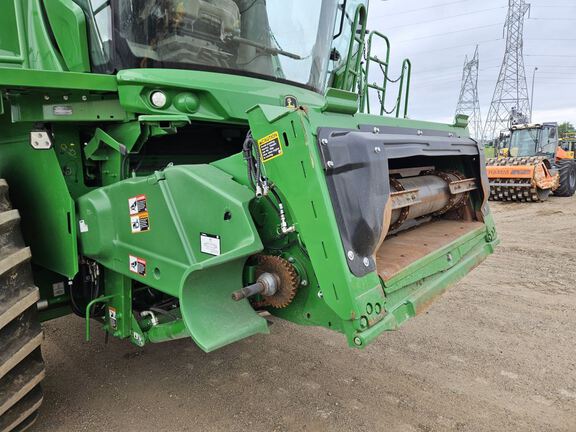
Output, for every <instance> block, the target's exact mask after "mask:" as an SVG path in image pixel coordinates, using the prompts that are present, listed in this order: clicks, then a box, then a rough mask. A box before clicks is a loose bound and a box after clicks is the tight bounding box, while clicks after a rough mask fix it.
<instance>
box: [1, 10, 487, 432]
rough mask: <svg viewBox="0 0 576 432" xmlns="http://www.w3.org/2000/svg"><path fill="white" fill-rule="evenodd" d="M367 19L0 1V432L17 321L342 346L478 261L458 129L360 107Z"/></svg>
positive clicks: (403, 99) (463, 139)
mask: <svg viewBox="0 0 576 432" xmlns="http://www.w3.org/2000/svg"><path fill="white" fill-rule="evenodd" d="M367 7H368V5H367V2H365V1H358V0H354V1H353V0H348V1H346V0H345V1H344V2H339V1H337V0H323V1H315V2H310V1H308V0H293V1H290V2H286V1H282V0H267V1H265V0H212V1H206V0H148V1H147V0H108V1H105V0H92V1H90V0H4V1H3V3H2V13H1V14H0V93H1V98H0V102H1V103H0V113H1V115H0V124H1V126H2V127H1V133H0V176H1V177H2V178H4V179H5V180H2V182H1V183H0V198H1V199H0V211H1V213H0V229H1V230H2V233H3V234H2V236H0V241H1V245H2V248H1V257H0V275H1V277H2V281H1V285H0V347H1V349H0V431H4V432H5V431H11V430H23V429H25V428H26V427H28V426H29V425H30V424H31V423H32V422H33V421H34V419H35V418H36V410H37V408H38V406H39V405H40V403H41V401H42V392H41V389H40V381H41V379H42V378H43V376H44V367H43V362H42V357H41V353H40V343H41V341H42V333H41V328H40V324H39V322H40V321H43V320H48V319H51V318H56V317H59V316H62V315H65V314H68V313H75V314H77V315H79V316H81V317H83V318H85V319H86V332H87V334H86V335H87V337H89V336H90V322H93V323H94V322H96V323H97V325H100V326H102V328H103V329H104V331H105V332H107V334H110V335H112V336H114V337H117V338H121V339H126V340H127V341H130V342H131V343H133V344H135V345H137V346H144V345H146V344H148V343H156V342H163V341H169V340H173V339H178V338H191V339H192V340H193V341H194V342H195V343H196V344H197V345H198V346H199V347H200V348H201V349H203V350H204V351H213V350H216V349H218V348H220V347H222V346H225V345H227V344H231V343H233V342H235V341H238V340H240V339H242V338H246V337H249V336H252V335H254V334H258V333H267V332H268V324H267V321H266V319H265V318H263V316H262V315H263V314H265V313H270V314H272V315H275V316H277V317H280V318H283V319H286V320H289V321H293V322H295V323H298V324H302V325H313V326H323V327H326V328H328V329H331V330H334V331H337V332H339V333H342V334H343V335H344V336H345V338H346V340H347V341H348V343H349V345H350V346H352V347H357V348H362V347H365V346H366V345H367V344H369V343H370V342H372V341H373V340H374V339H376V337H377V336H378V335H380V334H381V333H383V332H384V331H387V330H393V329H396V328H397V327H398V326H399V325H400V324H402V323H403V322H404V321H405V320H407V319H408V318H410V317H413V316H415V315H416V314H417V313H418V312H420V311H422V310H423V309H425V308H426V307H427V306H428V305H429V304H430V303H431V302H432V300H433V299H434V298H435V297H436V296H438V295H439V294H441V293H442V292H443V291H444V290H445V289H446V288H447V287H448V286H449V285H451V284H453V283H454V282H456V281H457V280H459V279H460V278H462V277H463V276H464V275H465V274H467V273H468V272H469V271H470V270H471V269H472V268H474V267H475V266H476V265H478V264H479V263H480V262H481V261H482V260H483V259H484V258H485V257H486V256H487V255H488V254H490V253H491V252H492V250H493V246H494V245H495V244H496V242H497V239H496V234H495V230H494V224H493V222H492V218H491V215H490V212H489V208H488V206H487V199H488V181H487V178H486V176H485V174H484V173H485V171H484V155H483V153H482V151H479V148H478V146H477V144H476V143H475V142H474V141H473V140H471V139H470V138H469V137H468V133H467V130H466V121H465V118H461V117H458V118H457V119H456V122H455V124H453V125H445V124H435V123H428V122H422V121H412V120H407V119H404V118H394V117H383V116H381V115H370V114H368V113H362V112H361V111H369V100H370V98H371V97H372V98H373V99H374V100H376V96H377V95H379V96H380V99H381V100H382V105H381V106H380V108H381V109H380V110H379V111H380V113H383V112H384V111H385V109H384V104H383V103H384V102H385V101H386V99H387V98H386V97H385V94H386V83H387V82H388V81H389V78H388V77H387V76H384V77H383V81H382V82H383V84H373V82H374V81H372V79H373V77H372V76H371V75H372V73H370V72H369V70H368V66H369V65H370V64H372V65H373V66H374V65H376V67H373V68H372V71H373V72H374V71H379V70H383V71H385V72H387V71H388V56H387V54H386V53H379V55H377V54H376V53H375V52H373V50H372V48H373V45H372V44H371V43H370V44H369V43H368V41H370V42H371V41H372V39H373V38H379V39H380V41H384V42H386V43H387V39H386V38H385V37H384V36H383V35H381V34H377V33H373V34H367V31H366V18H367ZM386 43H382V44H381V46H386ZM368 45H370V48H369V47H368ZM374 46H376V44H374ZM363 53H365V58H363V57H364V56H363ZM409 73H410V63H409V62H408V61H406V62H405V63H404V65H403V69H402V74H401V82H402V86H400V89H399V91H398V93H397V95H396V93H395V99H396V104H395V108H396V109H395V111H396V114H397V116H400V115H402V114H405V113H406V110H407V94H408V85H409ZM369 78H370V81H369ZM369 83H370V84H369ZM373 105H374V104H373ZM401 107H402V108H401ZM360 108H362V109H360ZM36 287H38V288H36ZM93 325H94V324H93Z"/></svg>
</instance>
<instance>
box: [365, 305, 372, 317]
mask: <svg viewBox="0 0 576 432" xmlns="http://www.w3.org/2000/svg"><path fill="white" fill-rule="evenodd" d="M373 310H374V308H372V304H370V303H368V304H367V305H366V313H367V314H368V315H370V314H371V313H372V311H373Z"/></svg>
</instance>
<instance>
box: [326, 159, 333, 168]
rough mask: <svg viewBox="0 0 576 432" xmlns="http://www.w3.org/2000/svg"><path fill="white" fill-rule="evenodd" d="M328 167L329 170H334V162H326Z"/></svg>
mask: <svg viewBox="0 0 576 432" xmlns="http://www.w3.org/2000/svg"><path fill="white" fill-rule="evenodd" d="M326 166H327V167H328V168H334V162H332V161H328V162H326Z"/></svg>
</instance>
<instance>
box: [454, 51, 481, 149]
mask: <svg viewBox="0 0 576 432" xmlns="http://www.w3.org/2000/svg"><path fill="white" fill-rule="evenodd" d="M479 65H480V58H479V54H478V46H476V51H474V57H472V60H470V61H468V56H466V59H465V60H464V70H463V71H462V87H461V89H460V97H459V98H458V105H457V106H456V115H458V114H465V115H467V116H468V125H469V128H470V134H471V135H472V137H473V138H476V139H477V140H480V139H482V117H481V115H480V101H479V100H478V66H479Z"/></svg>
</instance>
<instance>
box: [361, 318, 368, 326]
mask: <svg viewBox="0 0 576 432" xmlns="http://www.w3.org/2000/svg"><path fill="white" fill-rule="evenodd" d="M360 327H362V328H366V327H368V318H366V317H362V318H360Z"/></svg>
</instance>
